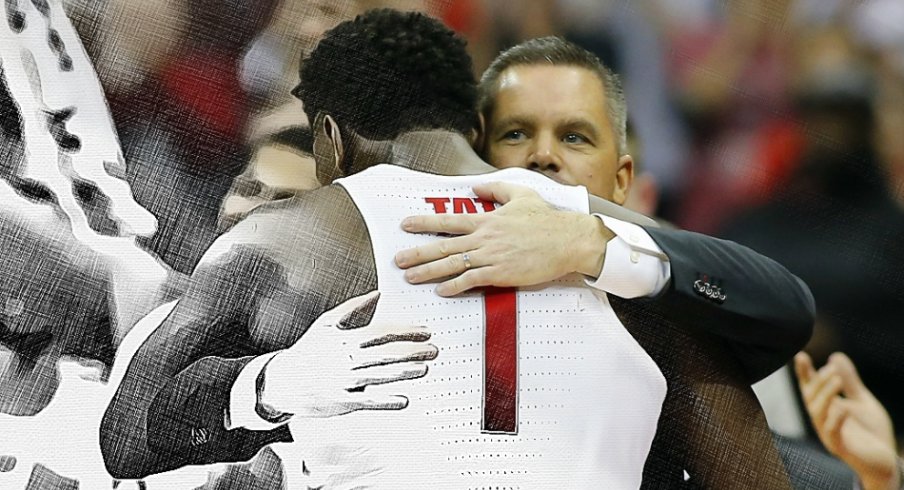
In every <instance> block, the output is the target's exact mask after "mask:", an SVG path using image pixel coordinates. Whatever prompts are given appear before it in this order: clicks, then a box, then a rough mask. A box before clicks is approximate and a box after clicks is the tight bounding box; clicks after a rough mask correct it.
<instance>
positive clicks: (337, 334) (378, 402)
mask: <svg viewBox="0 0 904 490" xmlns="http://www.w3.org/2000/svg"><path fill="white" fill-rule="evenodd" d="M378 299H379V293H376V292H372V293H369V294H366V295H364V296H359V297H356V298H352V299H350V300H348V301H346V302H345V303H343V304H341V305H339V306H338V307H336V308H335V309H333V310H332V311H329V312H327V313H324V314H323V315H322V316H321V317H320V318H319V319H318V320H317V321H316V322H314V324H313V325H311V327H310V328H309V329H308V331H307V332H305V334H304V335H303V336H302V337H301V338H300V339H299V340H298V341H297V342H296V343H295V344H294V345H293V346H292V347H289V348H288V349H286V350H284V351H282V352H280V353H279V354H277V355H276V356H275V357H274V358H273V359H272V360H271V361H270V362H269V363H268V364H267V367H266V370H265V382H264V392H263V394H262V396H261V401H262V402H263V403H264V404H265V405H267V406H269V407H271V408H273V409H275V410H277V411H279V412H282V413H290V414H294V415H295V416H298V417H332V416H336V415H343V414H347V413H350V412H354V411H357V410H398V409H402V408H405V407H406V406H407V405H408V399H407V398H406V397H405V396H402V395H372V394H369V393H367V392H366V391H364V389H365V388H366V387H367V386H371V385H378V384H385V383H393V382H396V381H402V380H407V379H415V378H420V377H422V376H424V375H426V374H427V364H426V363H425V361H430V360H433V359H435V358H436V356H437V354H438V353H439V351H438V350H437V348H436V346H434V345H432V344H428V343H427V340H429V339H430V332H428V331H427V327H423V326H410V325H390V324H368V322H369V321H370V318H371V317H372V314H373V311H374V309H375V308H376V304H377V301H378ZM400 391H403V390H401V389H400Z"/></svg>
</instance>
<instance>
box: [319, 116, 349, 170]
mask: <svg viewBox="0 0 904 490" xmlns="http://www.w3.org/2000/svg"><path fill="white" fill-rule="evenodd" d="M313 132H314V162H315V163H316V165H317V180H319V181H320V183H321V184H323V185H329V184H331V183H332V182H333V181H334V180H336V179H338V178H340V177H343V176H344V173H343V172H342V161H343V159H344V158H345V147H344V146H343V145H342V132H341V131H339V125H338V124H337V123H336V120H335V119H333V117H332V116H330V115H328V114H323V113H320V114H318V115H317V119H316V120H315V121H314V126H313Z"/></svg>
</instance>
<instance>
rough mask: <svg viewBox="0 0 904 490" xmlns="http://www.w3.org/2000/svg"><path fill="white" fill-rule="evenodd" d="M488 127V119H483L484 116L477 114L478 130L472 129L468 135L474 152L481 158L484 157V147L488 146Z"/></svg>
mask: <svg viewBox="0 0 904 490" xmlns="http://www.w3.org/2000/svg"><path fill="white" fill-rule="evenodd" d="M486 127H487V120H486V118H484V117H483V114H477V128H475V129H472V130H471V134H469V135H468V141H469V142H470V143H471V148H474V152H475V153H477V154H478V155H480V156H481V157H483V150H484V148H483V146H484V145H485V144H486Z"/></svg>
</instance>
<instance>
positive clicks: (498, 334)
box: [424, 197, 518, 434]
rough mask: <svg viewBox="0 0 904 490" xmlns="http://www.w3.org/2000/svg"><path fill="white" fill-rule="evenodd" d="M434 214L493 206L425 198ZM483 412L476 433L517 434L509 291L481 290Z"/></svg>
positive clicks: (514, 330) (514, 317)
mask: <svg viewBox="0 0 904 490" xmlns="http://www.w3.org/2000/svg"><path fill="white" fill-rule="evenodd" d="M424 200H425V201H426V202H427V203H429V204H431V205H432V206H433V212H435V213H436V214H445V213H447V212H449V204H452V213H454V214H474V213H478V212H479V211H478V206H479V207H480V208H479V209H481V210H482V211H483V212H485V213H489V212H491V211H493V210H495V209H496V204H495V203H493V202H491V201H486V200H483V199H479V198H471V197H453V198H450V197H427V198H424ZM484 321H485V322H486V324H485V325H484V334H483V340H484V342H483V413H482V414H481V420H480V431H481V432H486V433H493V434H517V433H518V305H517V301H516V297H515V289H513V288H485V290H484Z"/></svg>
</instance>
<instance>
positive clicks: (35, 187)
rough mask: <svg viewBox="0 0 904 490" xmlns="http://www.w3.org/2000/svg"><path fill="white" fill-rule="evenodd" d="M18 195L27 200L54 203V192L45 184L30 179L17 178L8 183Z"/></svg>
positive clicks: (55, 199)
mask: <svg viewBox="0 0 904 490" xmlns="http://www.w3.org/2000/svg"><path fill="white" fill-rule="evenodd" d="M10 184H11V185H12V188H13V189H15V191H16V193H18V194H19V195H20V196H22V197H24V198H25V199H28V200H29V201H34V202H40V203H56V202H57V198H56V194H54V193H53V191H52V190H50V188H48V187H47V186H46V185H44V184H42V183H40V182H38V181H36V180H31V179H17V180H15V181H13V182H11V183H10Z"/></svg>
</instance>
